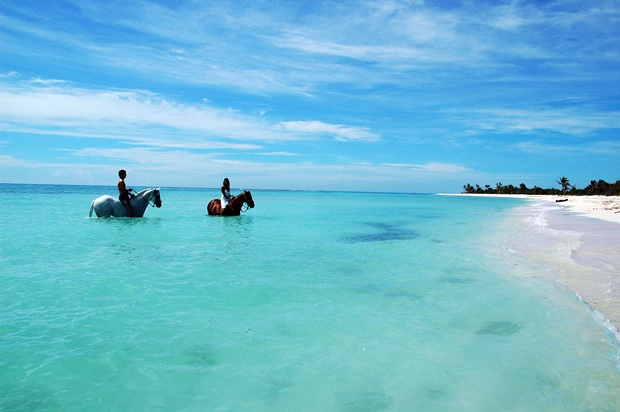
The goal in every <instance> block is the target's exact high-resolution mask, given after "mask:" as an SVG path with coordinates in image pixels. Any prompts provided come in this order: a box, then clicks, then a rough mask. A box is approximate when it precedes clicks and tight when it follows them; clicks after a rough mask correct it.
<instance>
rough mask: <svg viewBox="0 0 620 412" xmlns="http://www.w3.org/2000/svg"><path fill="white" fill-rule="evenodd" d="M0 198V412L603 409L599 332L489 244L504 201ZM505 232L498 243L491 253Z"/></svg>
mask: <svg viewBox="0 0 620 412" xmlns="http://www.w3.org/2000/svg"><path fill="white" fill-rule="evenodd" d="M113 189H114V188H103V187H68V186H22V185H0V223H1V226H0V228H1V230H2V240H1V243H0V248H1V250H0V253H1V255H0V268H1V273H2V275H1V284H0V289H1V298H0V299H1V311H2V313H1V318H2V326H1V327H2V329H1V332H0V333H1V335H0V337H1V341H0V344H1V348H0V349H1V353H2V357H1V359H0V392H1V395H2V396H1V399H0V409H2V410H70V411H73V410H84V411H98V410H106V411H108V410H118V411H126V410H145V411H146V410H148V411H151V410H183V411H191V410H233V411H238V410H269V411H290V410H334V411H341V410H342V411H382V410H425V411H446V410H459V411H497V410H502V411H509V410H515V411H516V410H528V411H548V410H554V411H564V410H566V411H582V410H601V411H603V410H609V411H612V410H617V405H620V391H619V390H618V389H619V388H620V371H619V369H618V365H617V357H616V355H617V347H616V346H614V341H613V336H611V335H610V334H609V333H607V332H606V330H605V329H604V328H603V327H601V326H599V325H598V324H597V323H596V322H595V321H594V319H593V317H592V316H591V314H590V313H589V311H588V309H587V308H586V306H585V305H584V304H583V303H581V302H580V301H579V300H578V299H577V298H576V297H575V295H574V294H572V293H571V292H569V291H568V290H567V289H566V288H565V287H563V286H562V285H561V284H560V283H559V282H557V281H555V280H554V279H553V277H552V276H550V275H549V272H548V271H547V270H546V269H545V268H544V267H541V266H540V265H537V264H536V263H535V262H532V261H530V260H528V259H525V258H523V257H522V256H521V255H519V254H516V253H514V251H513V250H512V249H511V248H510V247H509V245H508V244H507V243H508V240H509V239H510V238H511V236H510V234H511V233H517V232H518V228H515V227H514V221H510V220H508V219H507V216H509V215H510V213H511V211H512V210H514V208H516V207H518V206H521V207H523V205H524V204H525V203H524V201H523V200H519V199H495V198H467V197H447V196H446V197H444V196H432V195H378V194H359V193H308V192H277V191H255V192H254V191H253V193H252V194H253V197H254V200H255V202H256V208H255V209H252V210H250V211H248V212H247V213H245V214H243V215H242V216H240V217H232V218H221V217H209V216H206V213H205V207H206V204H207V202H208V201H209V200H210V199H211V198H215V197H217V194H218V191H217V190H207V189H194V190H192V189H167V188H164V189H162V199H163V207H162V208H161V209H155V208H149V209H148V210H147V212H146V213H145V218H143V219H135V220H131V219H96V218H90V219H89V218H87V217H86V216H87V214H88V208H89V205H90V202H91V201H92V200H93V199H94V198H95V197H98V196H99V195H102V194H113V193H114V191H113ZM507 238H508V239H507Z"/></svg>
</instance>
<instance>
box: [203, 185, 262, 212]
mask: <svg viewBox="0 0 620 412" xmlns="http://www.w3.org/2000/svg"><path fill="white" fill-rule="evenodd" d="M245 203H247V205H248V206H249V207H250V209H251V208H253V207H254V200H252V193H250V192H249V191H247V190H244V191H243V193H241V194H239V195H238V196H236V197H235V198H234V199H233V200H231V201H230V202H228V206H226V208H225V209H222V202H221V201H220V199H213V200H212V201H210V202H209V204H208V205H207V213H209V214H210V215H212V216H239V215H240V214H241V207H242V206H243V205H244V204H245Z"/></svg>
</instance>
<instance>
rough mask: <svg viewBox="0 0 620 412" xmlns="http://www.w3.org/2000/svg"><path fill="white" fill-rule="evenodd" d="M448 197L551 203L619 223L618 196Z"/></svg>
mask: <svg viewBox="0 0 620 412" xmlns="http://www.w3.org/2000/svg"><path fill="white" fill-rule="evenodd" d="M449 196H473V197H476V196H488V197H507V198H520V199H532V200H534V199H537V200H544V201H547V202H552V203H553V204H555V205H556V206H559V207H562V208H564V209H565V210H567V211H569V212H574V213H578V214H580V215H583V216H586V217H591V218H595V219H602V220H606V221H608V222H614V223H620V196H551V195H492V194H474V193H472V194H470V193H460V194H456V195H449ZM563 199H566V201H565V202H556V200H563Z"/></svg>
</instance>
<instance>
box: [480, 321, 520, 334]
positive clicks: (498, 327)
mask: <svg viewBox="0 0 620 412" xmlns="http://www.w3.org/2000/svg"><path fill="white" fill-rule="evenodd" d="M521 329H523V326H521V325H519V324H518V323H515V322H508V321H500V322H489V323H487V325H486V326H485V327H484V328H482V329H479V330H478V331H477V332H476V334H477V335H495V336H508V335H514V334H515V333H517V332H519V331H520V330H521Z"/></svg>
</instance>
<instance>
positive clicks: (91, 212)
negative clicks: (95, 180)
mask: <svg viewBox="0 0 620 412" xmlns="http://www.w3.org/2000/svg"><path fill="white" fill-rule="evenodd" d="M94 207H95V201H94V200H93V201H92V203H91V204H90V211H89V212H88V217H93V208H94Z"/></svg>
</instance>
